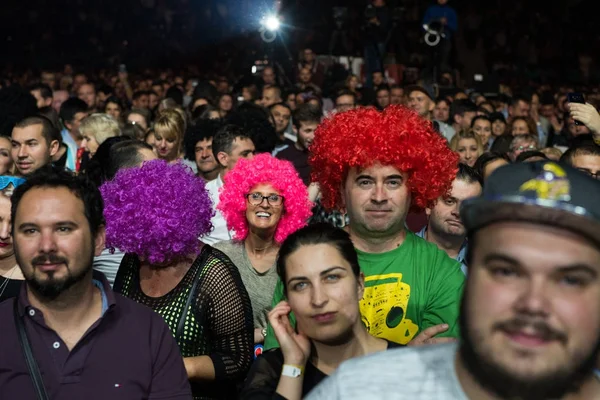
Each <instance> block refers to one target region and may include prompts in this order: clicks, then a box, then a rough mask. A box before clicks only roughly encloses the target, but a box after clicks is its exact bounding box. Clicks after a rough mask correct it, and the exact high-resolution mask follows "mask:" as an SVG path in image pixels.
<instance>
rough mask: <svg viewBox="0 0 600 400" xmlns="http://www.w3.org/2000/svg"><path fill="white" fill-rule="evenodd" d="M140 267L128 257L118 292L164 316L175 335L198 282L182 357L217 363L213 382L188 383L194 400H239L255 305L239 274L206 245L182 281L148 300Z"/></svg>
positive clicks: (117, 282)
mask: <svg viewBox="0 0 600 400" xmlns="http://www.w3.org/2000/svg"><path fill="white" fill-rule="evenodd" d="M139 268H140V262H139V259H138V257H137V256H136V255H134V254H127V255H126V256H125V257H124V258H123V261H122V262H121V265H120V267H119V271H118V273H117V277H116V279H115V284H114V290H115V291H116V292H117V293H121V294H123V295H124V296H127V297H129V298H130V299H133V300H135V301H137V302H138V303H141V304H144V305H146V306H148V307H150V308H152V309H153V310H154V311H156V312H157V313H158V314H160V315H161V316H162V317H163V318H164V320H165V321H166V323H167V325H169V328H170V329H171V332H172V333H173V336H177V335H176V332H177V326H178V324H179V320H180V319H181V317H182V315H183V313H184V310H185V308H186V302H187V299H188V294H189V291H190V290H191V288H192V285H193V284H194V279H195V278H196V279H198V283H197V285H196V290H195V293H194V294H193V298H192V302H191V306H190V312H188V313H187V314H186V317H185V325H184V328H183V330H182V334H181V336H180V337H175V339H176V340H177V344H178V345H179V349H180V350H181V354H182V355H183V357H195V356H201V355H208V356H209V357H210V358H211V359H212V361H213V364H214V368H215V376H216V380H215V381H214V382H190V383H191V385H192V394H193V395H194V399H235V398H237V386H238V385H239V384H241V382H242V381H243V379H244V378H245V376H246V373H247V372H248V370H249V368H250V365H251V363H252V357H253V340H254V336H253V332H254V326H253V322H252V306H251V303H250V298H249V297H248V293H247V292H246V289H245V287H244V284H243V283H242V279H241V277H240V274H239V272H238V270H237V268H236V267H235V265H233V263H232V262H231V261H230V260H229V258H228V257H227V256H226V255H225V254H223V253H222V252H220V251H218V250H216V249H214V248H212V247H210V246H208V245H204V247H203V248H202V251H201V253H200V255H199V256H198V257H197V258H196V260H195V261H194V263H193V264H192V266H191V267H190V269H189V271H188V272H187V273H186V275H185V276H184V277H183V279H182V280H181V282H180V283H179V284H178V285H177V286H176V287H175V288H174V289H173V290H171V291H170V292H169V293H167V294H166V295H164V296H162V297H149V296H146V295H145V294H144V293H143V292H142V289H141V287H140V283H139V282H140V276H139Z"/></svg>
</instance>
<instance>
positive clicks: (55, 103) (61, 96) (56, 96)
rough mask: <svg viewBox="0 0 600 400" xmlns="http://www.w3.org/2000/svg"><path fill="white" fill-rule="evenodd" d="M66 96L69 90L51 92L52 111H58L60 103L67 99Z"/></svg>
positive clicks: (67, 96)
mask: <svg viewBox="0 0 600 400" xmlns="http://www.w3.org/2000/svg"><path fill="white" fill-rule="evenodd" d="M68 98H69V92H67V91H66V90H55V91H54V93H52V108H54V111H56V112H57V113H58V112H60V107H61V106H62V103H64V102H65V101H67V99H68Z"/></svg>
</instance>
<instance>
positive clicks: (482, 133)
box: [473, 118, 492, 147]
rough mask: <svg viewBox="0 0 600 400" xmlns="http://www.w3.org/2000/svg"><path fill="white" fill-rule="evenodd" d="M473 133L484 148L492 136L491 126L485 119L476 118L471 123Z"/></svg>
mask: <svg viewBox="0 0 600 400" xmlns="http://www.w3.org/2000/svg"><path fill="white" fill-rule="evenodd" d="M473 132H475V133H476V134H477V136H479V138H480V139H481V143H483V146H484V147H486V146H487V145H488V142H489V140H490V137H491V136H492V124H491V123H490V121H488V120H486V119H483V118H478V119H476V120H475V122H474V123H473Z"/></svg>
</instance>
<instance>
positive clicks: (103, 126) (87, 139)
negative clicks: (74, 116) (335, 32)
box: [79, 113, 121, 156]
mask: <svg viewBox="0 0 600 400" xmlns="http://www.w3.org/2000/svg"><path fill="white" fill-rule="evenodd" d="M79 132H81V136H83V140H82V141H81V147H83V148H85V149H86V150H87V151H88V152H89V153H90V156H94V154H96V150H98V147H100V145H101V144H102V143H104V141H105V140H106V139H108V138H110V137H113V136H121V128H120V127H119V123H118V122H117V120H116V119H114V118H113V117H111V116H110V115H107V114H100V113H97V114H92V115H90V116H89V117H86V118H84V120H83V121H81V125H80V126H79Z"/></svg>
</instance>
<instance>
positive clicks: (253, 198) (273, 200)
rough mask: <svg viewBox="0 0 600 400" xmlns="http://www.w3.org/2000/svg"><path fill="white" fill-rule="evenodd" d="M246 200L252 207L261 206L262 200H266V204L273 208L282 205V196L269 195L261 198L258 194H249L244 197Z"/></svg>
mask: <svg viewBox="0 0 600 400" xmlns="http://www.w3.org/2000/svg"><path fill="white" fill-rule="evenodd" d="M246 199H248V203H250V204H252V205H253V206H259V205H261V204H262V202H263V200H265V199H267V203H269V205H271V206H273V207H277V206H280V205H282V204H283V196H280V195H278V194H270V195H268V196H263V195H262V194H260V193H249V194H247V195H246Z"/></svg>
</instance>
